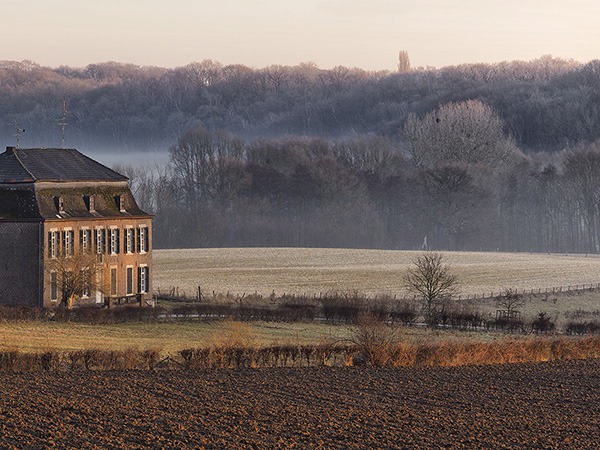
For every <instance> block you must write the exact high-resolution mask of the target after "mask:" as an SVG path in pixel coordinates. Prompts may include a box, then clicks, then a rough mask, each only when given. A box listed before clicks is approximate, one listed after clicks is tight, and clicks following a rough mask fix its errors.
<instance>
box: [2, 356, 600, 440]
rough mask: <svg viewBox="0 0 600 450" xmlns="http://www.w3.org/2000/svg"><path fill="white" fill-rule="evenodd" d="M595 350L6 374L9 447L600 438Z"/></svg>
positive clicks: (4, 411) (4, 419)
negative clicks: (400, 361)
mask: <svg viewBox="0 0 600 450" xmlns="http://www.w3.org/2000/svg"><path fill="white" fill-rule="evenodd" d="M599 442H600V360H587V361H572V362H557V363H540V364H513V365H501V366H479V367H455V368H428V369H370V368H360V367H347V368H328V367H322V368H310V369H264V370H263V369H254V370H241V371H233V370H213V371H184V370H180V371H161V372H145V371H122V372H120V371H114V372H69V373H26V374H14V373H3V374H0V448H2V449H17V448H19V449H22V448H65V449H66V448H78V449H79V448H115V449H120V448H127V449H135V448H323V449H325V448H327V449H331V448H339V449H347V448H406V449H410V448H426V449H434V448H469V449H473V448H482V449H494V448H577V449H586V448H589V449H592V448H598V443H599Z"/></svg>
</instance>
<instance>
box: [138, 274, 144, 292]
mask: <svg viewBox="0 0 600 450" xmlns="http://www.w3.org/2000/svg"><path fill="white" fill-rule="evenodd" d="M142 270H144V268H143V267H138V270H137V275H138V282H137V285H138V288H137V291H138V294H139V293H141V292H142Z"/></svg>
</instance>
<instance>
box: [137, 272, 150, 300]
mask: <svg viewBox="0 0 600 450" xmlns="http://www.w3.org/2000/svg"><path fill="white" fill-rule="evenodd" d="M149 290H150V271H149V269H148V266H140V267H138V292H139V293H140V294H144V293H146V292H148V291H149Z"/></svg>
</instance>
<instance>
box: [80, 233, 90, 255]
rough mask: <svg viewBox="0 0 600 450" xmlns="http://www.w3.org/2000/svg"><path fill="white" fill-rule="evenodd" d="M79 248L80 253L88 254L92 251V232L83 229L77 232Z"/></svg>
mask: <svg viewBox="0 0 600 450" xmlns="http://www.w3.org/2000/svg"><path fill="white" fill-rule="evenodd" d="M79 248H80V249H81V253H90V252H91V249H92V230H90V229H88V228H84V229H82V230H79Z"/></svg>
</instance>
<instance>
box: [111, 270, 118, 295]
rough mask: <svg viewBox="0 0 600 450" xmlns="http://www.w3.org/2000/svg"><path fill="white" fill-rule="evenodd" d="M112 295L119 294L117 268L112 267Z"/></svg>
mask: <svg viewBox="0 0 600 450" xmlns="http://www.w3.org/2000/svg"><path fill="white" fill-rule="evenodd" d="M110 295H117V268H116V267H111V268H110Z"/></svg>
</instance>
